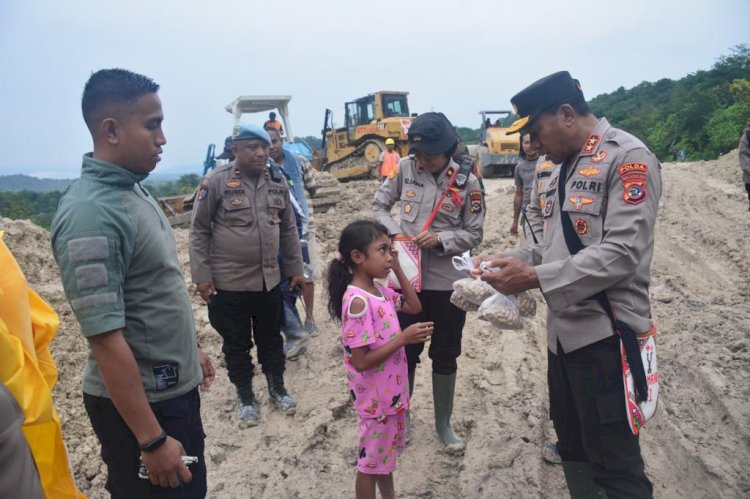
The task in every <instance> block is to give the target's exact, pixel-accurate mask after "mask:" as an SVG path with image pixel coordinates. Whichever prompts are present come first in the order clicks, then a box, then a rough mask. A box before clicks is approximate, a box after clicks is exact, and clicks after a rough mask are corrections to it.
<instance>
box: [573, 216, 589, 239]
mask: <svg viewBox="0 0 750 499" xmlns="http://www.w3.org/2000/svg"><path fill="white" fill-rule="evenodd" d="M573 225H574V227H575V229H576V234H578V235H579V236H585V235H586V234H588V233H589V224H588V222H587V221H586V220H584V219H583V218H576V221H575V223H574V224H573Z"/></svg>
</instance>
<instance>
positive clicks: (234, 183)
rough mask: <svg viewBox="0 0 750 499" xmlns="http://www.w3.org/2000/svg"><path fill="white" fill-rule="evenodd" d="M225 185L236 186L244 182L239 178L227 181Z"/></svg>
mask: <svg viewBox="0 0 750 499" xmlns="http://www.w3.org/2000/svg"><path fill="white" fill-rule="evenodd" d="M224 185H226V186H227V187H231V188H235V187H239V186H241V185H242V182H241V181H239V180H232V181H230V182H227V183H225V184H224Z"/></svg>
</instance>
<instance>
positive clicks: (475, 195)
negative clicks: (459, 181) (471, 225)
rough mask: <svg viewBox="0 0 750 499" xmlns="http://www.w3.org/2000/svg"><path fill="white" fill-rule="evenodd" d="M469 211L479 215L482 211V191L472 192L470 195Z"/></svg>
mask: <svg viewBox="0 0 750 499" xmlns="http://www.w3.org/2000/svg"><path fill="white" fill-rule="evenodd" d="M469 206H470V208H469V211H470V212H471V213H479V212H481V211H482V191H471V192H470V193H469Z"/></svg>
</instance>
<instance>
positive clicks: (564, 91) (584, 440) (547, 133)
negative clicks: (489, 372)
mask: <svg viewBox="0 0 750 499" xmlns="http://www.w3.org/2000/svg"><path fill="white" fill-rule="evenodd" d="M511 102H512V103H513V105H514V107H515V108H516V110H517V113H518V115H519V116H521V117H522V118H521V119H520V120H519V121H518V122H516V123H515V124H514V125H513V126H512V127H511V130H512V131H519V130H520V131H521V132H522V133H523V132H524V131H527V132H528V133H530V134H531V136H532V140H534V141H536V142H538V143H539V145H540V146H541V153H542V154H546V159H547V160H549V161H552V162H553V163H556V164H558V165H557V166H554V167H553V168H550V170H548V171H550V172H551V173H550V175H549V177H548V179H549V180H548V181H545V186H544V188H545V189H546V190H545V191H544V192H539V193H538V195H539V196H541V197H542V200H543V209H542V216H543V217H544V236H543V243H542V244H537V245H533V246H531V247H527V248H523V249H520V250H516V251H510V252H507V253H504V254H503V256H502V257H501V258H496V259H494V260H493V261H492V262H491V263H490V265H491V266H493V267H497V269H496V270H497V271H496V272H487V273H484V274H482V279H484V280H486V281H487V282H490V283H491V284H492V285H493V286H494V287H495V288H496V289H497V290H498V291H500V292H502V293H505V294H512V293H518V292H520V291H523V290H526V289H531V288H540V289H541V291H542V293H543V294H544V297H545V299H546V301H547V305H548V308H549V312H548V319H547V346H548V349H549V357H548V358H549V360H548V381H549V396H550V414H551V416H552V421H553V423H554V426H555V431H556V433H557V438H558V448H559V451H560V456H561V457H562V459H563V470H564V472H565V478H566V481H567V483H568V488H569V490H570V492H571V496H572V497H591V496H594V495H595V494H597V493H598V492H599V488H600V487H601V488H602V489H604V491H605V492H606V494H607V497H610V498H615V497H651V495H652V485H651V482H650V481H649V479H648V478H647V477H646V474H645V472H644V466H643V460H642V458H641V452H640V446H639V442H638V437H637V436H634V435H633V433H632V432H631V430H630V427H629V425H628V421H627V412H626V408H625V398H624V388H623V375H622V374H623V373H622V362H621V355H620V339H619V338H618V336H617V334H616V332H615V329H614V327H613V323H614V321H613V320H612V318H611V317H610V312H607V311H605V307H607V303H608V304H609V305H608V307H609V308H610V309H611V310H610V311H611V313H612V314H613V315H614V316H616V319H617V320H618V321H619V322H618V323H617V324H618V331H620V332H621V333H622V337H623V342H624V343H626V344H627V341H626V340H625V338H626V336H627V335H626V334H625V333H626V332H627V331H626V329H627V330H630V331H631V332H633V333H635V334H633V335H632V338H635V335H637V334H643V333H649V332H653V331H654V329H653V328H654V322H653V320H652V319H651V305H650V302H649V294H648V286H649V282H650V268H651V258H652V255H653V251H654V224H655V222H656V214H657V208H658V206H659V198H660V197H661V192H662V183H661V166H660V164H659V162H658V160H657V159H656V157H655V156H654V155H653V154H652V153H651V151H649V150H648V148H647V147H646V146H645V145H644V144H643V143H642V142H641V141H640V140H638V139H637V138H636V137H634V136H632V135H630V134H629V133H627V132H624V131H622V130H618V129H617V128H614V127H612V126H611V125H610V124H609V123H608V122H607V120H606V119H605V118H601V119H597V118H596V117H595V116H594V115H593V114H591V112H590V111H589V108H588V105H587V104H586V101H585V100H584V97H583V93H582V92H581V88H580V85H579V84H578V81H576V80H573V79H572V78H571V76H570V74H569V73H568V72H567V71H562V72H559V73H554V74H552V75H549V76H547V77H545V78H543V79H541V80H539V81H537V82H535V83H533V84H532V85H530V86H529V87H527V88H526V89H524V90H523V91H521V92H520V93H518V94H516V95H515V96H514V97H513V99H512V100H511ZM566 219H567V220H566ZM576 239H577V240H578V243H577V244H576ZM600 292H603V294H599V293H600ZM600 297H603V299H601V300H600ZM633 341H636V340H635V339H633ZM636 348H637V345H636ZM628 360H629V362H630V361H631V359H630V356H629V357H628ZM638 362H640V356H638ZM634 366H635V363H633V362H631V368H633V367H634ZM634 375H635V373H634ZM644 384H645V383H644Z"/></svg>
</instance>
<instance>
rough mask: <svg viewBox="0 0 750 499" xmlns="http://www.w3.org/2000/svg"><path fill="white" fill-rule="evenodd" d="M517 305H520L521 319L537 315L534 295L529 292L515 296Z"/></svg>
mask: <svg viewBox="0 0 750 499" xmlns="http://www.w3.org/2000/svg"><path fill="white" fill-rule="evenodd" d="M512 298H513V300H515V302H516V305H518V312H519V313H520V314H521V317H534V314H536V300H535V299H534V295H532V294H531V293H530V292H528V291H522V292H520V293H518V294H517V295H513V297H512Z"/></svg>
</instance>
